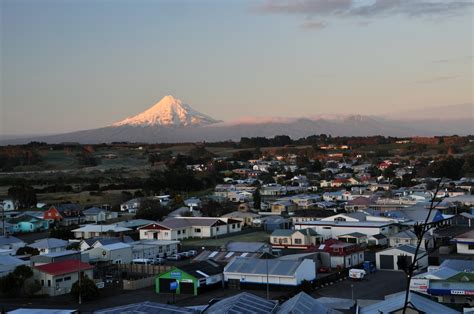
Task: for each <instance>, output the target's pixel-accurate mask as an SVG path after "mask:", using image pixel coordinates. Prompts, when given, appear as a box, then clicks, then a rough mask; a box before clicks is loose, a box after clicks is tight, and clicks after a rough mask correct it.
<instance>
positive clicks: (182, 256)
mask: <svg viewBox="0 0 474 314" xmlns="http://www.w3.org/2000/svg"><path fill="white" fill-rule="evenodd" d="M178 255H179V256H181V258H186V257H189V256H188V252H180V253H178Z"/></svg>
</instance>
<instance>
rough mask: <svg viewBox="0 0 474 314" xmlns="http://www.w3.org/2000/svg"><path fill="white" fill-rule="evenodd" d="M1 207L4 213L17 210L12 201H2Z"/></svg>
mask: <svg viewBox="0 0 474 314" xmlns="http://www.w3.org/2000/svg"><path fill="white" fill-rule="evenodd" d="M1 207H3V210H4V211H6V212H7V211H14V210H16V209H17V208H18V206H17V205H16V203H15V202H14V201H13V200H3V201H1V202H0V208H1Z"/></svg>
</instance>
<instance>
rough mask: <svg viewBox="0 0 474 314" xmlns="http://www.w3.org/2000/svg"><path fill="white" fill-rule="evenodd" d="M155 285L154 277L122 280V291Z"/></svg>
mask: <svg viewBox="0 0 474 314" xmlns="http://www.w3.org/2000/svg"><path fill="white" fill-rule="evenodd" d="M153 285H155V276H153V277H147V278H142V279H137V280H124V281H123V290H137V289H141V288H146V287H151V286H153Z"/></svg>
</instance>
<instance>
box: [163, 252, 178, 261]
mask: <svg viewBox="0 0 474 314" xmlns="http://www.w3.org/2000/svg"><path fill="white" fill-rule="evenodd" d="M166 259H169V260H172V261H179V260H180V259H181V255H179V254H173V255H170V256H168V257H167V258H166Z"/></svg>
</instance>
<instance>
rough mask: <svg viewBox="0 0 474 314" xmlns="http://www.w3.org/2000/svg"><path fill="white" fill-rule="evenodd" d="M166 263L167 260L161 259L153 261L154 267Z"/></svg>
mask: <svg viewBox="0 0 474 314" xmlns="http://www.w3.org/2000/svg"><path fill="white" fill-rule="evenodd" d="M164 263H165V259H164V258H161V257H158V258H155V260H154V261H153V265H163V264H164Z"/></svg>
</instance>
